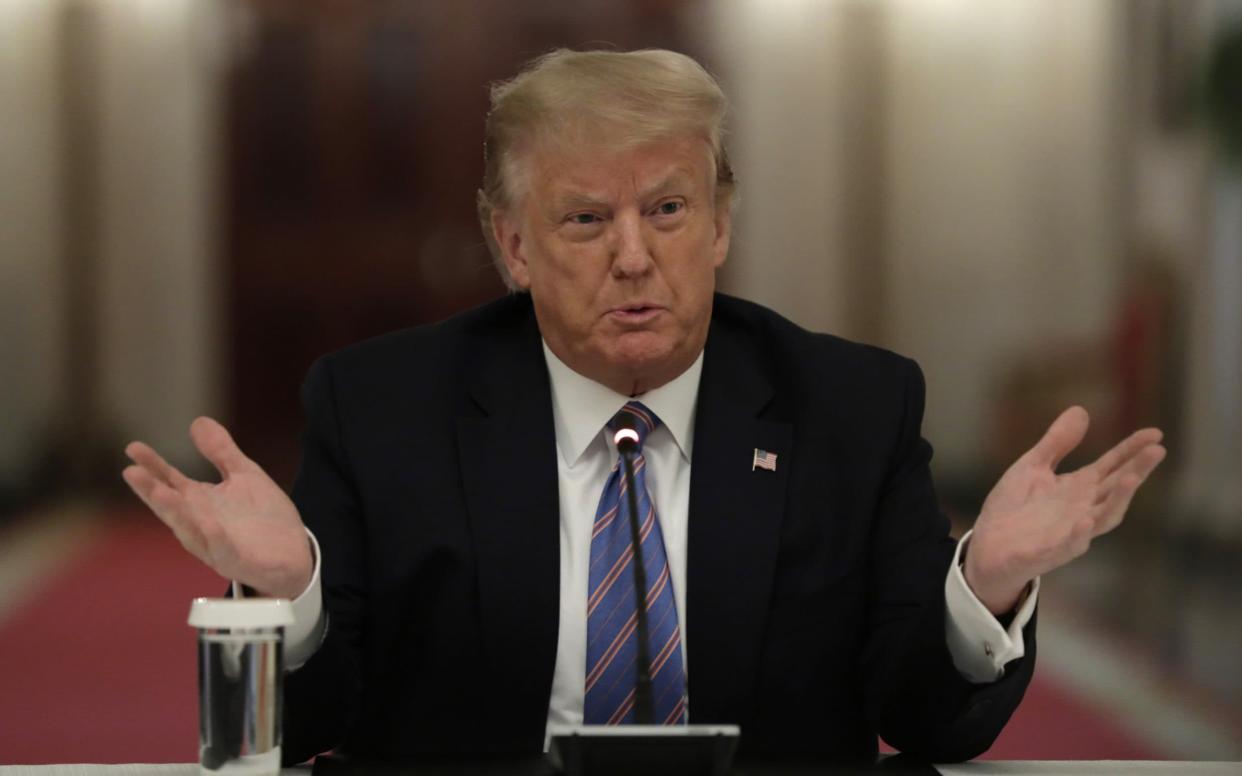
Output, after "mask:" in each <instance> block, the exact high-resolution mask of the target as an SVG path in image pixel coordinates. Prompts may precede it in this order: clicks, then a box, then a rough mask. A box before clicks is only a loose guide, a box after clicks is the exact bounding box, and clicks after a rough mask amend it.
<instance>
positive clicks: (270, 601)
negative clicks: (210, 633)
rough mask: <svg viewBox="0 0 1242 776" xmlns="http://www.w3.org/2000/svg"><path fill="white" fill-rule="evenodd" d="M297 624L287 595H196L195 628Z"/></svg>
mask: <svg viewBox="0 0 1242 776" xmlns="http://www.w3.org/2000/svg"><path fill="white" fill-rule="evenodd" d="M292 624H293V607H292V606H290V605H289V601H288V600H286V599H284V598H245V599H240V600H239V599H236V598H195V599H194V602H193V603H191V604H190V625H193V626H194V627H195V628H276V627H279V626H286V627H287V626H289V625H292Z"/></svg>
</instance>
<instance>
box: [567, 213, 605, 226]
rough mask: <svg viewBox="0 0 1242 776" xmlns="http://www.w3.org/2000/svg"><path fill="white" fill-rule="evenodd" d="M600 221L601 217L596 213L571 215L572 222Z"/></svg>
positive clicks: (587, 222) (583, 223)
mask: <svg viewBox="0 0 1242 776" xmlns="http://www.w3.org/2000/svg"><path fill="white" fill-rule="evenodd" d="M598 221H599V217H598V216H596V215H595V214H594V213H574V214H573V215H572V216H570V217H569V222H570V223H571V224H582V225H590V224H594V223H596V222H598Z"/></svg>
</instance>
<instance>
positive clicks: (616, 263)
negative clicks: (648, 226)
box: [611, 212, 653, 279]
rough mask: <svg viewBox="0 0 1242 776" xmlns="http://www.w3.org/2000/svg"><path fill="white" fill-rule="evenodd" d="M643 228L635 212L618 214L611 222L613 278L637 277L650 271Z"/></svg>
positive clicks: (640, 218)
mask: <svg viewBox="0 0 1242 776" xmlns="http://www.w3.org/2000/svg"><path fill="white" fill-rule="evenodd" d="M644 226H645V225H644V223H643V219H642V217H641V216H640V215H639V214H638V213H636V212H635V213H620V214H618V215H617V216H616V218H615V220H614V221H613V239H612V246H611V248H612V274H613V276H614V277H616V278H618V279H620V278H627V277H638V276H641V275H643V274H646V273H647V272H649V271H650V270H651V267H652V263H653V262H652V255H651V246H650V245H649V244H648V240H647V235H646V234H645V230H644Z"/></svg>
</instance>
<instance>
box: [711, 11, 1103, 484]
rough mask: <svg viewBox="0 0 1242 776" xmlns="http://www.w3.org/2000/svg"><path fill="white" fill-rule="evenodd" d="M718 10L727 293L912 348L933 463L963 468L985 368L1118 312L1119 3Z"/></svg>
mask: <svg viewBox="0 0 1242 776" xmlns="http://www.w3.org/2000/svg"><path fill="white" fill-rule="evenodd" d="M715 7H716V9H717V10H716V15H715V17H714V19H715V25H714V30H713V32H712V34H713V35H715V38H714V43H713V45H714V49H715V51H716V52H717V55H718V57H719V59H720V61H721V69H722V77H723V79H724V80H725V81H726V84H727V87H728V89H729V92H730V95H731V98H732V100H733V103H734V106H735V110H734V116H735V124H734V139H733V144H734V148H735V153H736V156H737V167H738V172H739V176H740V177H741V180H742V186H741V192H742V204H741V210H740V212H739V217H738V223H737V238H736V241H735V245H734V250H733V255H732V259H731V262H732V264H731V266H730V267H729V268H728V270H727V272H726V273H725V275H724V278H723V286H724V288H725V289H727V290H730V291H733V292H736V293H738V294H740V295H743V296H747V297H750V298H753V299H756V300H758V301H761V302H763V303H766V304H769V305H771V306H772V307H775V308H776V309H778V310H780V311H782V312H784V313H785V314H787V315H789V316H790V317H791V318H793V319H794V320H796V321H798V322H799V323H802V324H803V325H805V326H808V327H810V328H813V329H820V330H826V331H832V332H834V333H838V334H843V335H845V336H848V337H861V338H864V339H872V340H873V341H878V342H880V343H881V344H884V345H886V346H889V347H892V348H894V349H896V350H898V351H900V352H902V353H904V354H906V355H909V356H912V357H914V358H916V359H917V360H918V361H919V362H920V363H921V365H922V366H923V368H924V370H925V372H926V375H927V380H928V386H929V394H928V407H927V419H926V423H925V431H926V433H927V435H928V436H929V438H931V439H932V440H933V442H934V443H935V444H936V447H937V450H938V459H937V460H938V464H939V466H941V467H942V468H946V469H957V470H965V469H969V468H970V467H972V466H974V465H977V461H978V460H979V458H980V454H981V450H982V446H983V444H984V441H985V440H984V431H985V427H984V425H985V421H986V413H987V412H988V410H989V405H988V402H989V400H990V396H991V392H992V390H993V387H994V382H995V380H996V375H997V373H998V370H1000V369H1001V368H1002V367H1004V366H1005V365H1006V364H1007V363H1009V362H1010V361H1012V360H1013V359H1016V358H1021V357H1022V356H1023V354H1025V353H1028V352H1030V351H1034V350H1038V349H1040V348H1041V347H1043V346H1046V345H1048V344H1049V343H1059V344H1062V345H1063V344H1065V343H1089V342H1094V341H1097V340H1099V339H1100V338H1102V337H1103V336H1105V335H1106V333H1107V330H1108V327H1109V325H1110V321H1111V316H1112V315H1113V313H1114V308H1113V301H1114V299H1115V296H1116V293H1117V288H1118V284H1119V281H1120V272H1121V256H1120V250H1121V245H1120V243H1121V232H1120V228H1121V225H1120V219H1119V213H1118V197H1117V192H1116V191H1115V189H1114V187H1115V186H1116V185H1117V184H1116V180H1117V176H1118V173H1119V170H1120V165H1121V163H1122V159H1121V157H1120V153H1121V151H1120V149H1117V148H1116V147H1115V145H1116V143H1115V140H1116V138H1115V135H1116V122H1117V121H1118V120H1119V119H1118V118H1117V113H1116V111H1115V107H1116V104H1115V102H1116V98H1117V90H1118V89H1119V85H1118V80H1117V67H1118V63H1117V46H1118V42H1117V41H1116V40H1115V36H1116V35H1117V30H1118V29H1119V27H1120V20H1119V19H1118V18H1117V8H1118V5H1117V4H1115V3H1094V2H1092V3H1075V2H1048V1H1047V0H1008V1H1007V2H1004V3H989V2H965V1H964V0H889V2H866V1H865V0H840V2H831V3H830V2H818V1H817V0H780V1H778V2H772V1H770V0H729V1H728V2H722V3H719V4H717V5H716V6H715ZM863 112H866V113H865V114H864V113H863ZM868 133H876V134H877V135H878V136H877V137H871V136H869V134H868ZM859 154H862V155H863V158H862V159H861V160H860V159H859V158H857V157H858V156H859ZM867 154H872V155H871V156H867ZM860 197H863V198H868V197H869V198H874V199H875V201H876V202H877V205H876V212H875V213H871V214H869V215H871V216H873V217H872V218H871V219H870V220H866V219H861V218H860V213H859V210H858V208H857V200H858V198H860ZM861 215H864V216H865V215H868V213H867V211H866V209H865V208H864V209H863V212H862V214H861ZM868 230H879V234H878V235H876V236H875V237H874V239H863V240H861V241H860V240H859V235H860V234H863V235H864V236H865V234H866V232H867V231H868ZM860 244H861V246H862V249H863V250H862V251H861V252H860V250H859V246H860ZM868 248H872V249H873V251H871V252H870V253H869V252H868V251H867V249H868ZM872 264H876V265H878V266H875V267H872ZM869 271H874V272H875V273H876V275H877V276H878V278H877V280H876V282H873V283H868V282H867V281H868V278H869V275H868V272H869ZM860 281H861V282H860ZM871 308H877V309H879V311H880V312H879V314H878V316H876V317H877V318H878V321H876V320H869V319H868V317H867V316H868V311H869V310H870V309H871ZM1085 400H1086V398H1084V401H1085Z"/></svg>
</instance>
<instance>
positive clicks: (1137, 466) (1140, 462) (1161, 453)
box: [1095, 444, 1168, 504]
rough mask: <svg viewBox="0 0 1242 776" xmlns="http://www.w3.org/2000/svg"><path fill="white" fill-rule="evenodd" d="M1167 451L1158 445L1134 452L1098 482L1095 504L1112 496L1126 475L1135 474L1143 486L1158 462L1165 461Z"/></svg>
mask: <svg viewBox="0 0 1242 776" xmlns="http://www.w3.org/2000/svg"><path fill="white" fill-rule="evenodd" d="M1167 454H1168V451H1167V450H1166V449H1165V448H1164V447H1163V446H1162V445H1160V444H1150V445H1147V446H1146V447H1143V448H1142V449H1140V450H1136V451H1135V452H1134V453H1133V455H1131V456H1130V458H1129V459H1128V460H1126V461H1123V462H1122V463H1121V465H1120V466H1118V467H1117V468H1115V469H1114V470H1113V471H1112V472H1110V473H1109V474H1108V476H1107V477H1105V478H1104V479H1103V480H1102V481H1101V482H1100V487H1099V491H1098V494H1097V496H1096V499H1095V500H1096V503H1097V504H1099V503H1103V502H1104V501H1106V500H1107V499H1108V498H1109V496H1110V495H1111V494H1112V491H1113V488H1115V487H1116V485H1117V483H1118V482H1119V481H1120V479H1121V478H1122V477H1123V476H1124V475H1126V474H1135V475H1137V476H1138V478H1139V484H1140V485H1141V484H1143V482H1144V481H1146V480H1147V477H1148V476H1149V475H1150V474H1151V473H1152V472H1153V471H1155V469H1156V467H1157V466H1159V465H1160V462H1161V461H1163V460H1164V459H1165V456H1166V455H1167Z"/></svg>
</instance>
